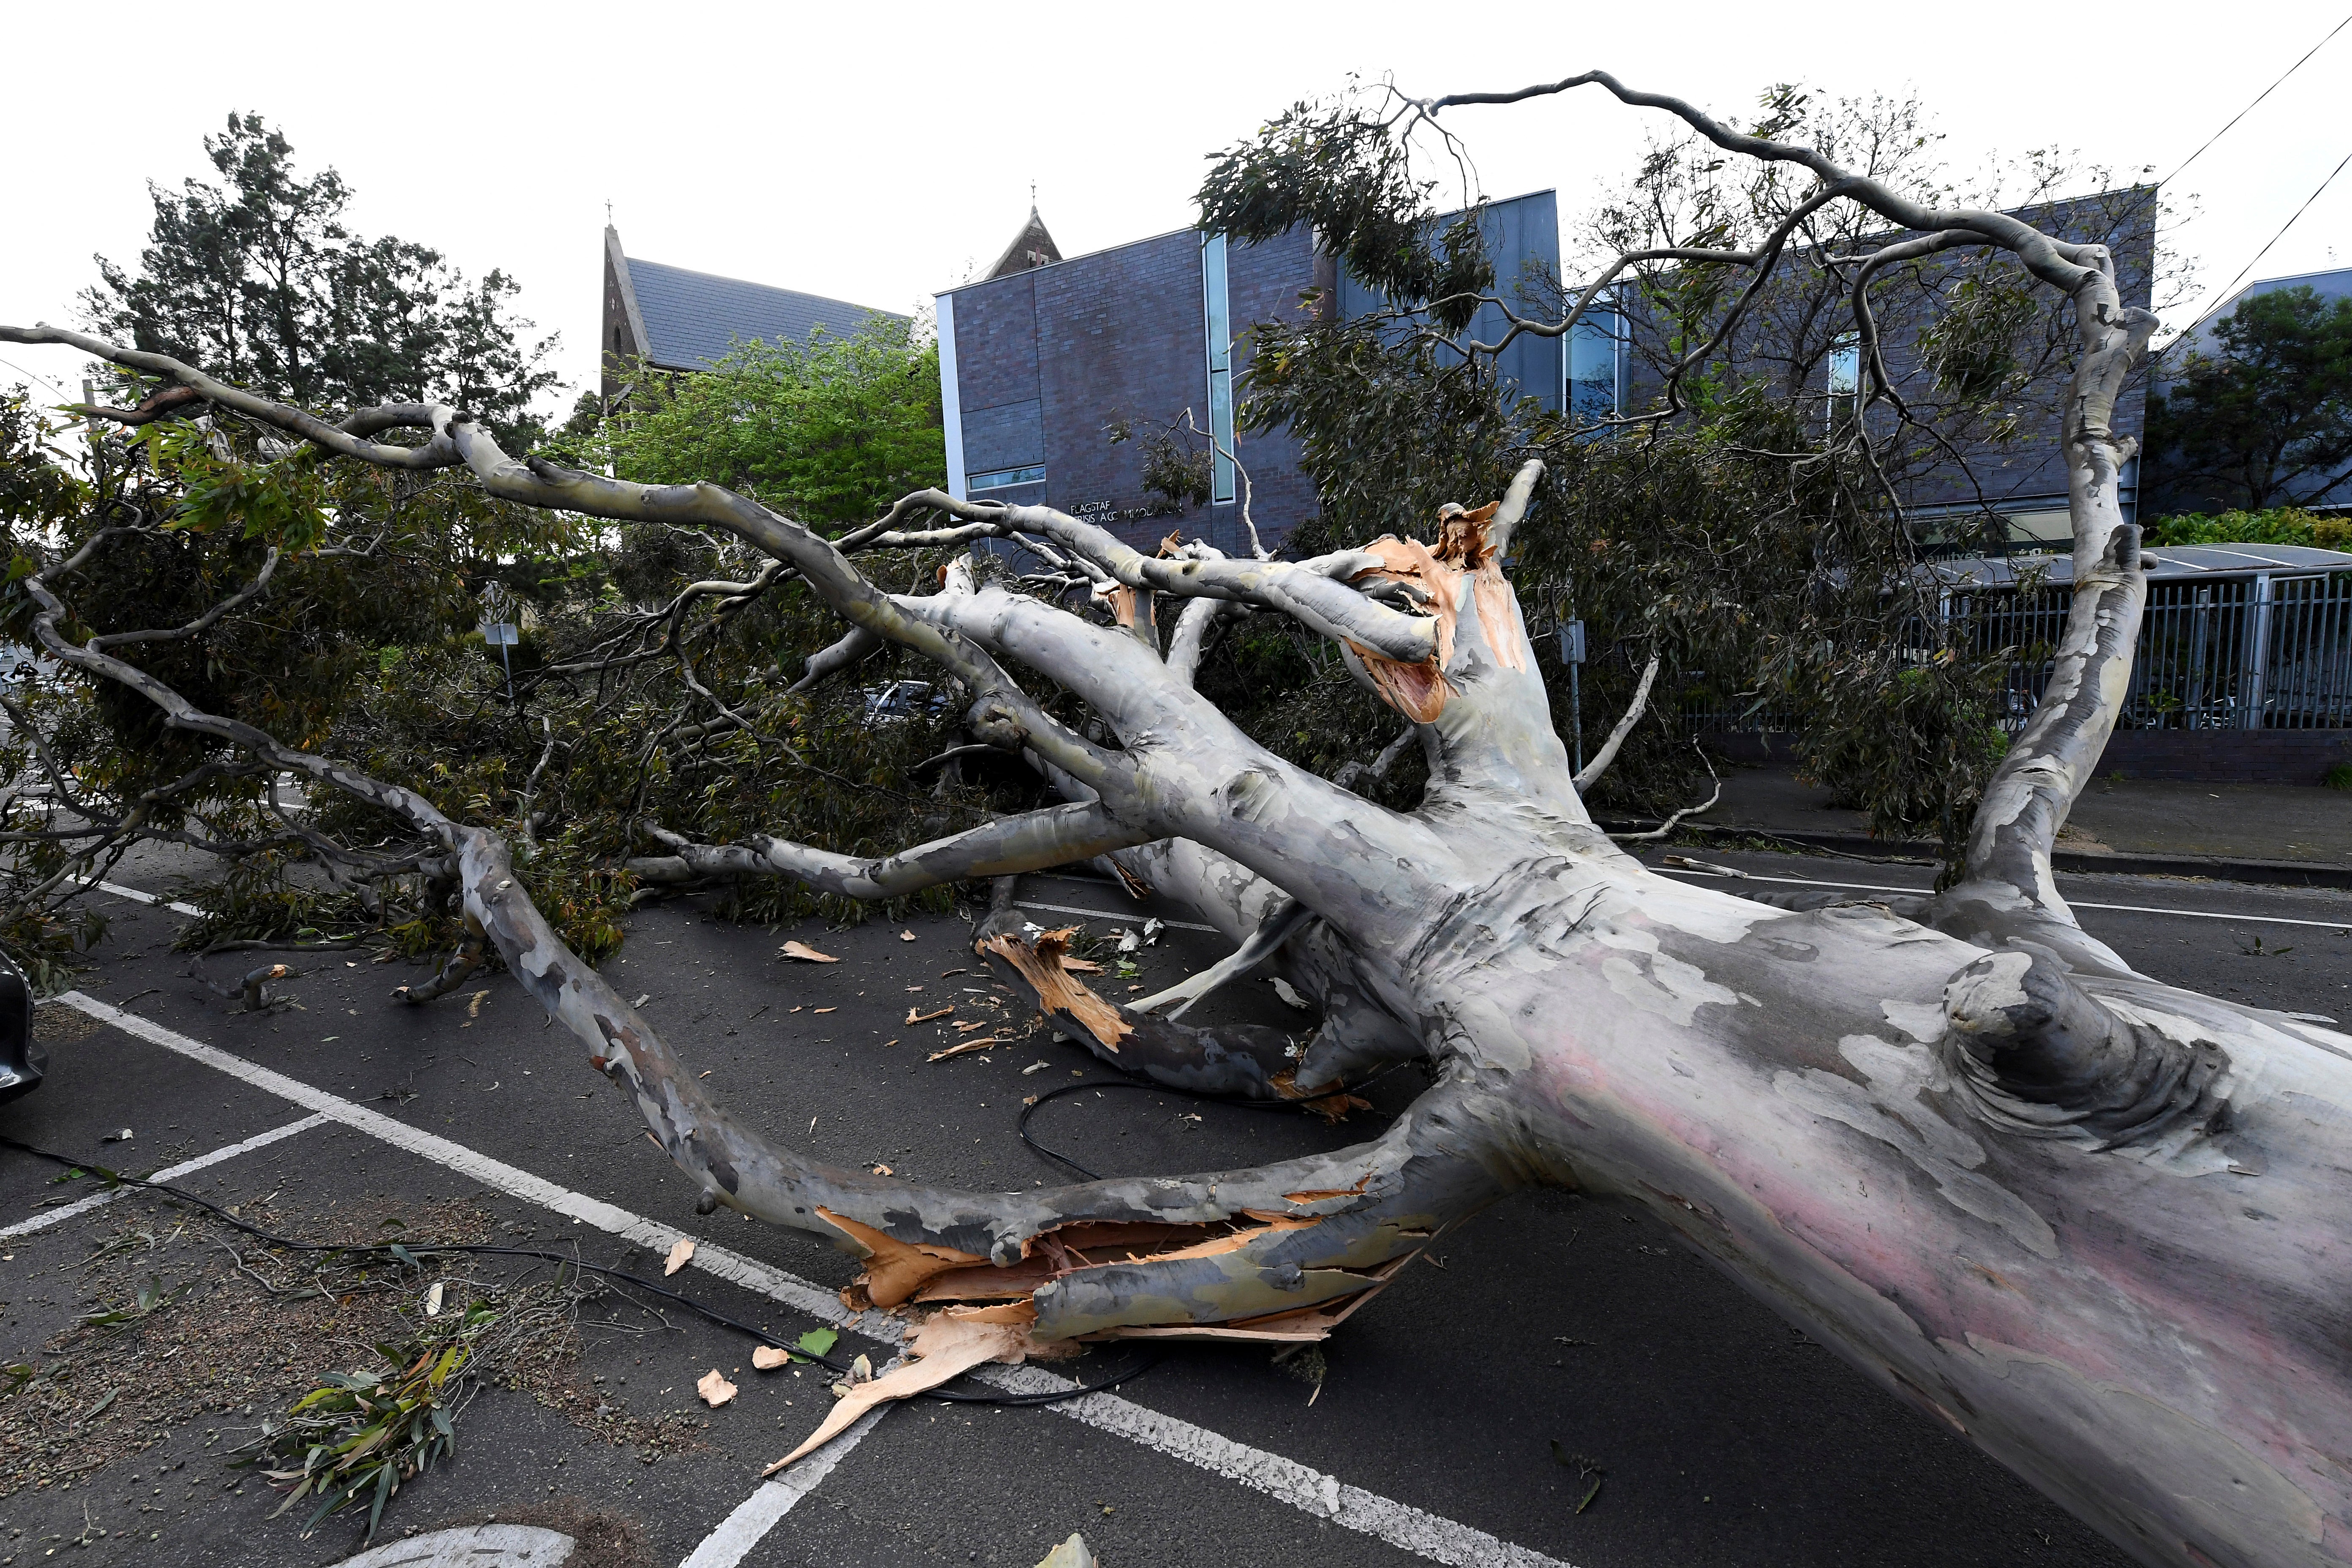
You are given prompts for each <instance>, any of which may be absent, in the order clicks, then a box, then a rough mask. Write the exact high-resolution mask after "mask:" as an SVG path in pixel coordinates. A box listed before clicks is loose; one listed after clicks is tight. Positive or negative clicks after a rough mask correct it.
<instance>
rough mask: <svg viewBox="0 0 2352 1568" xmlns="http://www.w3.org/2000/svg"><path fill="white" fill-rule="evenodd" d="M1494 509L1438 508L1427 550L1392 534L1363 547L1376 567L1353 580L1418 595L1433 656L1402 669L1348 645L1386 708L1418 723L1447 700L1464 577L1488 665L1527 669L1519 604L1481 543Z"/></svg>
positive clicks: (1499, 566) (1428, 718)
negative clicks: (1399, 586)
mask: <svg viewBox="0 0 2352 1568" xmlns="http://www.w3.org/2000/svg"><path fill="white" fill-rule="evenodd" d="M1501 504H1502V503H1501V502H1499V501H1492V502H1489V503H1488V504H1486V505H1485V506H1482V507H1479V508H1477V509H1476V510H1472V511H1465V510H1462V509H1461V508H1459V507H1447V508H1445V509H1444V510H1441V511H1440V513H1439V523H1438V536H1437V548H1436V550H1434V551H1432V550H1431V549H1430V548H1429V547H1428V546H1427V545H1425V544H1423V543H1422V542H1420V541H1419V540H1416V539H1398V538H1396V537H1395V536H1393V535H1383V536H1382V537H1381V538H1379V539H1375V540H1373V541H1372V542H1370V544H1367V545H1365V546H1364V550H1365V552H1366V553H1368V554H1370V555H1375V556H1378V557H1379V558H1380V562H1381V564H1380V565H1378V566H1375V567H1371V568H1370V569H1368V570H1366V571H1364V572H1360V573H1359V574H1357V576H1358V578H1359V579H1361V578H1365V577H1385V578H1387V579H1389V580H1390V581H1391V582H1397V583H1404V584H1409V585H1410V586H1412V588H1413V589H1414V590H1415V591H1416V592H1417V593H1418V594H1420V595H1423V599H1422V604H1423V607H1424V608H1425V609H1426V610H1427V611H1428V612H1429V615H1430V618H1431V619H1432V620H1433V621H1434V622H1436V626H1435V628H1434V629H1435V633H1436V645H1437V651H1436V654H1435V656H1434V657H1433V658H1431V659H1429V660H1428V661H1426V662H1424V663H1421V664H1405V663H1402V662H1401V661H1399V660H1397V659H1392V658H1383V657H1381V655H1379V654H1377V653H1374V652H1373V651H1372V650H1371V649H1370V648H1368V647H1362V646H1360V645H1359V644H1357V643H1353V642H1350V643H1349V645H1348V647H1349V651H1350V652H1352V653H1353V654H1354V655H1355V656H1356V658H1358V659H1360V661H1361V662H1362V664H1363V666H1364V672H1365V673H1366V674H1367V675H1369V676H1370V677H1371V679H1372V684H1373V685H1374V686H1376V687H1378V688H1379V689H1380V692H1381V697H1382V698H1384V699H1385V700H1387V702H1388V704H1389V706H1390V707H1391V708H1394V709H1395V710H1397V711H1398V712H1400V713H1402V714H1403V715H1404V716H1405V717H1407V718H1409V719H1411V720H1412V721H1415V722H1417V723H1423V724H1426V723H1429V722H1431V721H1433V720H1434V719H1435V718H1436V717H1437V716H1438V715H1439V714H1440V713H1442V712H1444V710H1445V702H1446V699H1447V698H1449V697H1450V696H1452V695H1453V688H1452V687H1451V686H1449V685H1448V684H1447V682H1446V679H1445V671H1446V668H1448V667H1449V666H1450V665H1452V664H1453V662H1454V631H1455V626H1456V624H1457V621H1458V619H1459V616H1460V615H1461V604H1462V581H1463V579H1464V578H1465V577H1467V578H1468V579H1469V580H1470V601H1471V606H1472V609H1473V611H1474V613H1475V615H1476V616H1477V617H1478V628H1479V630H1480V631H1481V632H1483V633H1484V634H1485V635H1486V646H1487V647H1488V648H1490V649H1491V650H1492V651H1493V653H1494V655H1495V661H1496V663H1497V664H1499V665H1501V666H1502V667H1503V668H1505V669H1514V670H1520V671H1525V670H1527V669H1529V668H1532V663H1531V660H1530V658H1529V653H1530V650H1529V649H1528V640H1527V637H1526V636H1525V634H1523V633H1522V632H1521V631H1520V629H1519V621H1518V601H1517V597H1516V596H1515V595H1513V594H1512V592H1511V584H1510V583H1509V582H1508V580H1507V579H1506V578H1505V577H1504V575H1503V568H1502V563H1500V562H1499V561H1497V560H1496V558H1495V551H1494V547H1493V545H1492V544H1490V543H1489V542H1488V540H1487V528H1488V525H1489V524H1490V523H1491V522H1492V521H1494V517H1495V513H1496V510H1497V509H1498V508H1499V507H1500V506H1501Z"/></svg>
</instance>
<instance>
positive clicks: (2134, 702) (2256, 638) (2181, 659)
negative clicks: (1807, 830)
mask: <svg viewBox="0 0 2352 1568" xmlns="http://www.w3.org/2000/svg"><path fill="white" fill-rule="evenodd" d="M2072 602H2073V595H2072V594H2071V592H2070V591H2069V590H2068V589H2067V588H2065V587H2063V586H2059V587H2044V586H2037V585H2033V584H2031V583H2029V584H2025V585H2021V586H2019V587H2014V588H2010V587H2001V588H1988V589H1969V590H1961V591H1955V592H1954V593H1952V594H1950V595H1948V596H1947V597H1946V599H1945V601H1944V603H1943V605H1942V610H1943V613H1944V615H1945V616H1947V617H1948V622H1949V625H1950V627H1951V630H1952V633H1953V635H1955V636H1956V637H1958V639H1959V640H1960V642H1961V643H1962V645H1963V646H1964V647H1968V648H1969V649H1970V650H1971V651H1973V652H1974V653H1976V654H1977V655H1979V657H1985V656H1990V655H1996V654H1998V653H2000V652H2001V651H2002V650H2004V649H2009V650H2014V651H2013V652H2012V653H2011V658H2010V659H2009V668H2008V675H2007V679H2006V687H2007V692H2008V703H2007V706H2008V713H2007V720H2008V724H2009V727H2010V728H2011V730H2016V729H2019V728H2021V727H2022V726H2023V725H2024V723H2025V721H2026V719H2027V717H2028V716H2029V715H2030V714H2032V711H2033V709H2034V706H2035V704H2037V703H2039V702H2040V701H2041V700H2042V690H2043V689H2044V688H2046V687H2047V686H2048V685H2049V684H2050V678H2051V673H2052V667H2053V654H2054V653H2055V651H2056V649H2057V646H2058V638H2059V636H2060V634H2061V633H2062V632H2063V630H2064V628H2065V624H2066V611H2067V608H2068V606H2069V605H2070V604H2071V603H2072ZM1921 640H1923V641H1931V642H1938V643H1939V642H1941V641H1942V640H1943V639H1941V638H1935V639H1925V638H1923V639H1921ZM1709 706H1710V707H1713V705H1709ZM1783 708H1784V705H1783V704H1781V703H1777V702H1775V703H1770V704H1768V705H1757V706H1746V705H1739V704H1725V705H1723V706H1721V707H1719V708H1715V710H1712V711H1699V712H1690V711H1687V710H1686V711H1685V719H1686V721H1691V722H1692V723H1693V724H1694V727H1695V728H1696V729H1698V730H1700V731H1715V732H1722V731H1755V730H1780V729H1793V728H1795V727H1796V725H1797V723H1798V721H1797V720H1796V718H1795V716H1794V715H1793V713H1791V712H1787V711H1783ZM2118 728H2121V729H2126V730H2326V729H2345V728H2352V572H2285V571H2282V572H2274V573H2258V574H2249V575H2244V576H2228V577H2214V576H2209V577H2201V578H2189V579H2185V580H2184V579H2174V580H2170V581H2159V582H2154V583H2150V584H2148V591H2147V613H2146V616H2145V617H2144V619H2143V620H2142V622H2141V624H2140V633H2139V647H2138V651H2137V657H2136V658H2134V659H2133V661H2132V676H2131V687H2130V689H2129V690H2128V692H2127V693H2126V696H2125V699H2124V710H2123V713H2122V714H2121V716H2120V718H2119V720H2118Z"/></svg>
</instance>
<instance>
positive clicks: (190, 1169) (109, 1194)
mask: <svg viewBox="0 0 2352 1568" xmlns="http://www.w3.org/2000/svg"><path fill="white" fill-rule="evenodd" d="M327 1120H328V1117H327V1116H326V1114H325V1113H324V1112H323V1111H321V1112H316V1113H313V1114H312V1115H310V1116H306V1117H304V1118H302V1120H301V1121H289V1122H288V1123H287V1124H286V1125H285V1126H283V1127H273V1128H271V1129H270V1130H269V1131H267V1132H257V1133H255V1134H254V1135H253V1136H252V1137H250V1138H248V1139H247V1140H246V1141H245V1142H242V1143H231V1144H229V1145H228V1146H227V1147H226V1148H224V1149H215V1150H214V1151H213V1152H211V1153H209V1154H199V1155H197V1156H196V1157H195V1158H194V1159H193V1160H183V1161H182V1162H181V1163H178V1164H176V1165H166V1166H165V1167H163V1169H162V1170H160V1171H158V1172H156V1173H154V1174H153V1175H152V1176H150V1177H148V1178H147V1180H149V1181H151V1182H176V1181H178V1180H179V1179H180V1178H181V1177H182V1176H188V1175H194V1173H196V1172H198V1171H201V1170H203V1169H204V1168H205V1166H207V1165H217V1164H219V1163H221V1162H222V1161H223V1160H234V1159H236V1157H237V1156H238V1155H239V1154H250V1153H252V1152H254V1151H255V1150H256V1149H267V1148H268V1147H269V1145H271V1144H272V1143H275V1142H278V1140H279V1139H281V1138H291V1137H293V1136H294V1134H296V1133H297V1132H308V1131H310V1129H311V1128H313V1127H316V1126H318V1125H319V1124H320V1123H321V1122H323V1121H327ZM137 1190H138V1189H137V1188H135V1187H114V1188H110V1190H108V1191H106V1192H102V1193H92V1194H89V1196H88V1197H86V1198H84V1199H82V1200H81V1201H80V1202H79V1203H76V1204H68V1205H66V1206H65V1207H63V1208H60V1209H52V1210H50V1211H49V1212H48V1213H47V1214H44V1215H34V1216H33V1217H32V1218H31V1219H25V1220H18V1221H17V1222H16V1224H15V1225H11V1226H0V1240H5V1238H7V1237H16V1236H29V1235H30V1234H32V1233H33V1232H34V1231H37V1230H47V1229H48V1227H49V1226H53V1225H63V1224H64V1223H65V1222H66V1221H67V1220H69V1219H72V1218H75V1217H76V1216H78V1215H86V1214H88V1213H89V1211H90V1210H92V1209H99V1208H104V1207H105V1206H106V1205H109V1204H110V1203H112V1202H113V1201H114V1200H115V1199H117V1198H119V1197H123V1196H126V1195H127V1194H131V1193H133V1192H136V1191H137Z"/></svg>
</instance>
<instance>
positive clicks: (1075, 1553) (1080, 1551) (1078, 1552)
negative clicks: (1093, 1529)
mask: <svg viewBox="0 0 2352 1568" xmlns="http://www.w3.org/2000/svg"><path fill="white" fill-rule="evenodd" d="M1037 1568H1102V1562H1101V1559H1099V1558H1097V1556H1096V1555H1095V1554H1094V1553H1093V1552H1089V1551H1087V1538H1086V1537H1085V1536H1083V1535H1078V1534H1075V1533H1074V1534H1072V1535H1071V1537H1070V1538H1069V1539H1068V1540H1067V1541H1065V1542H1062V1544H1060V1545H1059V1546H1056V1547H1055V1548H1054V1550H1053V1551H1051V1552H1047V1553H1045V1561H1044V1562H1042V1563H1038V1564H1037Z"/></svg>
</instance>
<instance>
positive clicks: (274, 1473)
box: [234, 1307, 496, 1541]
mask: <svg viewBox="0 0 2352 1568" xmlns="http://www.w3.org/2000/svg"><path fill="white" fill-rule="evenodd" d="M495 1316H496V1314H495V1313H493V1312H492V1311H491V1310H489V1309H488V1307H477V1308H475V1309H473V1310H470V1311H467V1312H464V1313H459V1314H456V1315H454V1316H453V1318H452V1320H451V1321H449V1322H448V1323H446V1324H436V1325H434V1326H432V1327H431V1328H428V1329H427V1331H425V1334H424V1335H421V1336H420V1337H418V1338H417V1339H415V1340H412V1341H411V1342H408V1343H407V1344H405V1345H400V1346H396V1347H395V1346H391V1345H378V1346H377V1347H376V1354H377V1355H378V1356H380V1357H382V1358H383V1363H384V1367H383V1370H381V1371H376V1372H331V1373H328V1374H327V1375H326V1378H325V1380H324V1382H323V1383H322V1384H321V1385H320V1387H317V1388H314V1389H312V1390H311V1391H310V1393H308V1394H304V1395H303V1396H302V1397H301V1398H300V1399H299V1400H297V1401H295V1403H294V1406H293V1408H292V1409H291V1410H289V1411H288V1412H287V1415H286V1420H285V1423H284V1425H282V1426H272V1427H265V1429H264V1436H263V1439H262V1448H261V1451H260V1452H259V1453H248V1454H247V1455H246V1456H245V1457H243V1458H239V1459H237V1460H236V1461H234V1462H236V1463H237V1464H241V1465H261V1464H270V1463H275V1464H276V1465H278V1466H279V1467H281V1468H276V1469H266V1470H264V1471H263V1472H262V1473H263V1474H264V1475H266V1476H267V1477H268V1479H270V1480H272V1481H275V1482H278V1483H279V1484H280V1485H282V1486H285V1487H286V1488H287V1494H286V1500H285V1501H284V1502H282V1503H279V1504H278V1510H277V1513H278V1514H282V1513H284V1512H285V1511H286V1510H289V1509H290V1508H292V1507H293V1506H294V1505H295V1504H296V1503H299V1502H300V1501H301V1500H303V1499H305V1498H312V1499H315V1500H318V1505H319V1506H318V1508H317V1509H316V1510H314V1511H313V1512H312V1513H311V1515H310V1518H309V1519H308V1520H306V1521H304V1522H303V1527H302V1533H303V1534H305V1535H308V1534H310V1531H312V1530H314V1529H316V1528H317V1527H318V1525H319V1522H320V1521H321V1520H323V1519H325V1518H327V1517H328V1516H329V1515H330V1514H336V1513H341V1511H343V1510H345V1509H347V1508H353V1507H358V1506H361V1505H365V1507H366V1508H367V1510H368V1518H367V1534H366V1536H365V1539H367V1540H370V1541H373V1540H374V1539H375V1531H376V1526H377V1525H378V1524H380V1523H382V1522H383V1510H384V1506H385V1505H386V1504H387V1503H389V1502H391V1500H392V1499H393V1494H394V1493H395V1492H397V1491H398V1490H399V1489H400V1488H401V1486H402V1484H403V1483H404V1482H406V1481H411V1480H414V1479H416V1478H417V1477H418V1476H421V1475H423V1474H424V1473H425V1471H426V1470H427V1469H429V1468H431V1467H432V1464H433V1461H434V1460H435V1459H436V1458H448V1457H449V1456H450V1455H451V1454H453V1453H455V1452H456V1451H457V1427H456V1426H455V1425H454V1424H453V1423H452V1421H451V1420H450V1416H449V1410H448V1396H449V1394H450V1393H452V1392H453V1390H451V1389H450V1387H449V1384H450V1381H451V1379H452V1378H454V1377H455V1376H457V1373H459V1372H460V1371H461V1370H462V1369H463V1368H464V1367H465V1365H466V1363H467V1359H468V1357H469V1355H470V1353H471V1351H472V1346H471V1344H470V1343H469V1341H470V1339H471V1337H472V1334H473V1333H474V1332H478V1331H479V1330H480V1329H481V1328H483V1327H484V1326H485V1325H487V1324H488V1323H489V1322H490V1321H494V1319H495ZM270 1517H271V1518H273V1519H274V1518H276V1517H277V1514H272V1515H271V1516H270Z"/></svg>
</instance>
